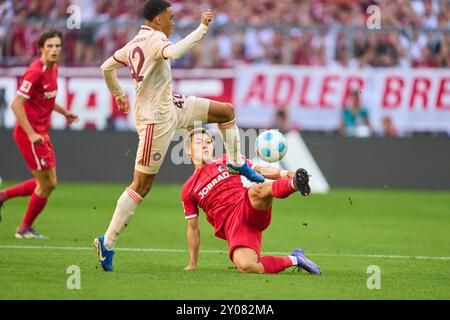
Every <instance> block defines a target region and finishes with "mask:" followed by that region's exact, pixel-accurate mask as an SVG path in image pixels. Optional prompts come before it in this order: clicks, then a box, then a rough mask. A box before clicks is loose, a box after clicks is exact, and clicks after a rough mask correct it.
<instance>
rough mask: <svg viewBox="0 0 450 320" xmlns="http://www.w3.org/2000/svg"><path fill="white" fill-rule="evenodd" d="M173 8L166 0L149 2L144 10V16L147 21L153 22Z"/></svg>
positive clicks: (151, 0) (149, 0)
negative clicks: (165, 11)
mask: <svg viewBox="0 0 450 320" xmlns="http://www.w3.org/2000/svg"><path fill="white" fill-rule="evenodd" d="M171 6H172V5H171V4H170V3H169V2H167V1H165V0H148V1H147V2H146V3H145V5H144V9H143V10H142V15H143V16H144V18H145V20H148V21H153V19H155V17H156V16H158V15H160V14H161V13H162V12H164V10H166V9H167V8H169V7H171Z"/></svg>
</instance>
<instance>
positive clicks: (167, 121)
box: [93, 0, 264, 271]
mask: <svg viewBox="0 0 450 320" xmlns="http://www.w3.org/2000/svg"><path fill="white" fill-rule="evenodd" d="M143 16H144V18H145V25H142V26H141V27H140V30H139V32H138V34H137V35H136V36H135V37H134V38H133V39H132V40H131V41H130V42H128V43H127V44H126V45H125V46H124V47H123V48H122V49H119V50H118V51H116V52H115V53H114V55H113V56H112V57H111V58H109V59H108V60H107V61H105V62H104V63H103V65H102V66H101V70H102V73H103V77H104V80H105V82H106V85H107V86H108V88H109V90H110V92H111V94H112V95H113V96H114V97H115V99H116V102H117V105H118V107H119V110H120V111H122V112H125V113H127V112H128V111H129V109H130V108H129V102H128V99H127V96H126V95H125V94H124V92H123V90H122V88H121V86H120V84H119V82H118V80H117V75H116V71H115V70H116V69H117V68H121V67H130V70H131V76H132V78H133V80H134V84H135V89H136V99H135V110H136V115H135V116H136V131H137V133H138V135H139V146H138V150H137V155H136V164H135V171H134V179H133V182H132V183H131V185H130V186H129V187H128V188H126V190H125V191H124V192H123V193H122V195H121V196H120V198H119V200H118V201H117V206H116V209H115V212H114V214H113V217H112V220H111V222H110V225H109V228H108V229H107V231H106V233H105V235H102V236H99V237H97V238H96V239H94V244H93V245H94V247H95V248H96V250H97V254H98V256H99V260H100V264H101V267H102V269H103V270H104V271H112V259H113V255H114V250H113V248H114V245H115V242H116V240H117V237H118V236H119V234H120V233H121V232H122V231H123V230H124V228H125V227H126V226H127V225H128V224H129V222H130V220H131V218H132V217H133V215H134V212H135V210H136V208H137V206H138V205H139V204H140V203H141V202H142V200H143V198H144V197H145V196H146V195H147V193H148V192H149V191H150V189H151V187H152V183H153V179H154V178H155V176H156V174H157V173H158V171H159V168H160V166H161V164H162V162H163V160H164V158H165V155H166V152H167V149H168V147H169V145H170V142H171V140H172V137H173V134H174V133H175V130H176V129H179V128H189V127H193V126H194V124H195V123H219V131H220V132H221V134H222V137H223V140H224V144H225V149H226V150H227V154H228V156H229V157H228V160H229V163H228V170H230V172H232V173H234V174H242V175H244V176H246V177H247V178H248V179H249V180H251V181H254V182H263V181H264V177H263V176H261V175H260V174H259V173H256V172H255V171H254V170H253V169H252V168H250V167H249V166H248V165H247V164H246V163H245V162H244V161H242V157H241V155H240V151H239V150H240V139H239V130H238V127H237V126H236V119H235V112H234V108H233V106H232V105H231V104H230V103H221V102H217V101H212V100H207V99H201V98H197V97H184V96H181V95H174V94H173V93H172V75H171V69H170V59H179V58H181V57H182V56H184V55H185V54H186V53H187V52H188V51H189V50H190V49H191V48H192V47H193V46H194V45H195V44H196V43H198V42H199V41H200V40H201V39H202V38H203V36H204V35H205V33H206V32H207V30H208V27H209V24H210V22H211V21H212V19H213V18H214V15H213V13H212V11H211V10H208V11H206V12H203V13H202V14H201V23H200V25H199V27H198V28H197V29H196V30H194V31H193V32H192V33H191V34H189V35H188V36H186V37H185V38H184V39H182V40H180V41H179V42H177V43H171V42H170V41H169V40H168V38H169V36H170V34H171V32H172V28H173V26H174V15H173V11H172V7H171V4H170V3H168V2H166V1H164V0H150V1H147V2H146V3H145V5H144V8H143Z"/></svg>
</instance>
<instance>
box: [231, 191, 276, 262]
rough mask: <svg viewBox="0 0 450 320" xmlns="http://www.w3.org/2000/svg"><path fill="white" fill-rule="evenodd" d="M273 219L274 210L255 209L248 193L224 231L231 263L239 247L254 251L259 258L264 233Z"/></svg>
mask: <svg viewBox="0 0 450 320" xmlns="http://www.w3.org/2000/svg"><path fill="white" fill-rule="evenodd" d="M271 217H272V208H271V209H269V210H266V211H264V210H256V209H255V208H253V206H252V204H251V202H250V198H249V196H248V191H247V192H246V193H245V195H244V199H243V201H241V203H240V204H239V205H238V206H237V207H236V210H235V211H234V212H233V214H231V215H230V216H229V217H228V219H227V220H226V221H225V227H224V231H225V237H226V239H227V242H228V245H229V251H228V254H229V256H230V259H231V261H233V252H234V250H235V249H236V248H238V247H247V248H250V249H253V250H255V251H256V253H257V254H258V257H259V255H260V253H261V241H262V232H263V231H264V230H265V229H266V228H267V227H268V226H269V224H270V219H271Z"/></svg>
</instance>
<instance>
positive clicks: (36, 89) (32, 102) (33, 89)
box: [17, 60, 58, 134]
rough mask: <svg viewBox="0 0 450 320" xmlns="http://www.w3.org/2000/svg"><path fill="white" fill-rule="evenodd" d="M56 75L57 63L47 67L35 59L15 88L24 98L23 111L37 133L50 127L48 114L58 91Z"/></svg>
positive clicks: (44, 132) (42, 132) (53, 107)
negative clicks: (18, 85) (50, 67)
mask: <svg viewBox="0 0 450 320" xmlns="http://www.w3.org/2000/svg"><path fill="white" fill-rule="evenodd" d="M57 77H58V65H56V64H55V65H54V66H53V68H52V69H48V68H47V67H46V66H45V64H43V63H42V62H41V60H36V61H34V62H33V63H32V64H30V66H29V67H28V69H27V70H26V71H25V74H24V75H23V77H22V81H21V83H20V87H19V89H18V90H17V94H18V95H20V96H22V97H24V98H25V99H26V101H25V103H24V107H25V113H26V115H27V119H28V121H29V122H30V124H31V126H32V127H33V129H34V131H36V132H37V133H41V134H47V133H48V131H49V129H50V116H51V114H52V111H53V110H54V109H55V99H56V94H57V92H58V83H57Z"/></svg>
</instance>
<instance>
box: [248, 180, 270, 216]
mask: <svg viewBox="0 0 450 320" xmlns="http://www.w3.org/2000/svg"><path fill="white" fill-rule="evenodd" d="M248 196H249V198H250V203H251V204H252V206H253V208H255V209H256V210H261V211H266V210H269V209H270V208H272V200H273V197H272V183H270V182H265V183H262V184H255V185H252V186H251V187H250V189H249V190H248Z"/></svg>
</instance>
